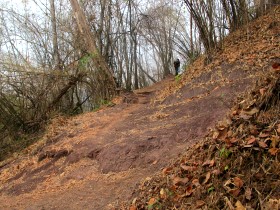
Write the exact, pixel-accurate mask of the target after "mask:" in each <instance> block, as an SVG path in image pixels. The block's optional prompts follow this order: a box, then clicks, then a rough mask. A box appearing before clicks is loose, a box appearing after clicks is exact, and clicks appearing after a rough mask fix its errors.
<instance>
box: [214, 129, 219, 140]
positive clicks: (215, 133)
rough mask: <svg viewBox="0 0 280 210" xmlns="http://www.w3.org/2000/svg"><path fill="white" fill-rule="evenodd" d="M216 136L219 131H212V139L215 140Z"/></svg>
mask: <svg viewBox="0 0 280 210" xmlns="http://www.w3.org/2000/svg"><path fill="white" fill-rule="evenodd" d="M218 136H219V132H218V131H214V133H213V137H212V138H213V139H214V140H216V139H217V138H218Z"/></svg>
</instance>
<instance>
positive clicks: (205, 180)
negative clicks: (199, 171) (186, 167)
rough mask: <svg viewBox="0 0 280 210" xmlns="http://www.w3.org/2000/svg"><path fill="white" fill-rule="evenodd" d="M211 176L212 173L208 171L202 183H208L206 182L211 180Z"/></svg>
mask: <svg viewBox="0 0 280 210" xmlns="http://www.w3.org/2000/svg"><path fill="white" fill-rule="evenodd" d="M210 177H211V173H210V172H208V173H207V174H206V175H205V179H204V181H203V183H202V184H206V183H207V182H208V181H209V179H210Z"/></svg>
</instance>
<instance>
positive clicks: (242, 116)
mask: <svg viewBox="0 0 280 210" xmlns="http://www.w3.org/2000/svg"><path fill="white" fill-rule="evenodd" d="M239 116H240V117H241V118H242V119H244V120H249V119H250V118H252V116H250V115H246V114H244V113H240V115H239Z"/></svg>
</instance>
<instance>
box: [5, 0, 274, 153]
mask: <svg viewBox="0 0 280 210" xmlns="http://www.w3.org/2000/svg"><path fill="white" fill-rule="evenodd" d="M0 4H1V9H0V14H1V19H0V21H1V25H0V55H1V56H0V81H1V83H0V113H1V114H0V146H1V156H0V158H4V157H5V156H6V155H7V154H9V153H10V152H11V151H13V150H17V149H20V148H22V147H24V146H26V145H28V144H30V143H31V142H32V141H34V140H35V139H36V138H35V137H34V139H33V138H32V136H33V135H32V134H33V133H36V132H38V131H40V130H41V129H42V128H44V125H45V124H46V123H47V122H48V120H49V119H50V118H51V117H53V116H55V115H57V114H68V115H71V114H77V113H81V112H84V111H91V110H94V109H97V108H98V107H99V106H100V105H102V104H107V103H110V99H112V97H113V96H115V95H116V94H117V93H118V92H119V91H120V90H127V91H130V90H132V89H138V88H141V87H145V86H148V85H150V84H152V83H155V82H157V81H160V80H161V79H162V78H164V77H165V76H167V75H169V74H174V72H173V71H174V70H173V66H172V65H173V60H174V59H175V58H177V57H179V58H180V59H181V60H182V61H183V62H184V65H183V67H182V69H184V70H185V69H186V66H188V64H190V63H191V62H193V61H194V60H195V59H196V58H197V57H198V56H199V55H201V54H204V55H205V63H208V62H210V61H211V59H212V58H211V55H212V53H213V52H215V51H219V50H221V49H223V42H222V41H223V39H224V37H225V36H226V35H227V34H228V33H229V32H232V31H234V30H236V29H238V28H239V27H240V26H243V25H246V24H248V23H249V22H250V21H251V20H253V19H255V18H257V17H259V16H261V15H262V14H264V13H266V12H267V11H269V10H270V9H271V8H272V7H274V6H275V5H276V4H279V1H278V0H267V1H265V0H254V1H251V0H238V1H233V0H217V1H212V0H207V1H200V0H197V1H196V0H189V1H188V0H184V1H175V0H174V1H168V0H146V1H141V0H99V1H89V0H84V1H77V0H69V1H68V0H49V1H47V0H45V1H43V0H40V1H35V0H33V1H32V0H29V1H27V0H26V1H20V2H18V1H16V2H15V3H13V2H9V3H7V2H5V1H3V0H2V1H1V2H0Z"/></svg>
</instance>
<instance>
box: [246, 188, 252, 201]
mask: <svg viewBox="0 0 280 210" xmlns="http://www.w3.org/2000/svg"><path fill="white" fill-rule="evenodd" d="M245 198H246V199H247V200H251V198H252V190H251V188H249V187H247V188H246V190H245Z"/></svg>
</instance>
